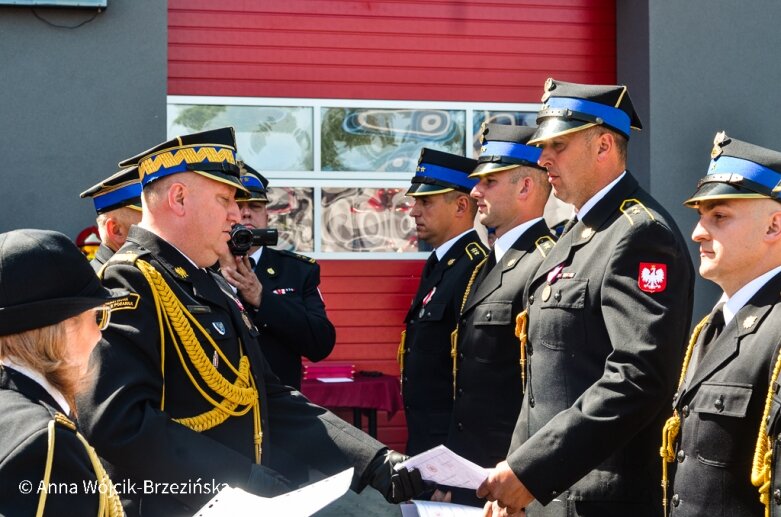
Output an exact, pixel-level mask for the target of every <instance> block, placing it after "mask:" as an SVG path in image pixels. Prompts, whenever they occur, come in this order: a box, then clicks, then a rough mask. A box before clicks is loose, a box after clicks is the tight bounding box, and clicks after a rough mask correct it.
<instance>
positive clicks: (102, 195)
mask: <svg viewBox="0 0 781 517" xmlns="http://www.w3.org/2000/svg"><path fill="white" fill-rule="evenodd" d="M79 197H81V198H85V197H89V198H92V203H93V204H94V206H95V212H97V214H98V215H100V214H104V213H106V212H111V211H112V210H116V209H118V208H122V207H128V208H131V209H133V210H138V211H141V182H140V179H139V177H138V167H136V166H132V167H127V168H125V169H122V170H121V171H119V172H116V173H114V174H112V175H111V176H109V177H108V178H106V179H104V180H103V181H101V182H100V183H97V184H96V185H93V186H91V187H90V188H88V189H87V190H85V191H84V192H82V193H81V194H80V195H79ZM113 254H114V251H113V250H112V249H111V248H109V247H108V246H106V245H105V244H104V243H101V244H100V246H99V247H98V250H97V251H96V252H95V258H93V259H92V260H91V261H90V265H91V266H92V268H93V269H94V270H95V271H96V272H97V271H100V268H101V267H103V264H105V263H106V262H107V261H108V259H110V258H111V256H112V255H113Z"/></svg>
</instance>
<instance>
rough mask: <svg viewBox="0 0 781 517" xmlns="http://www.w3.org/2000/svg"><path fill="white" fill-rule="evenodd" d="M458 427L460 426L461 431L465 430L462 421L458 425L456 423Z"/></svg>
mask: <svg viewBox="0 0 781 517" xmlns="http://www.w3.org/2000/svg"><path fill="white" fill-rule="evenodd" d="M456 427H457V428H458V430H459V431H463V430H464V424H462V423H461V422H459V423H458V425H456Z"/></svg>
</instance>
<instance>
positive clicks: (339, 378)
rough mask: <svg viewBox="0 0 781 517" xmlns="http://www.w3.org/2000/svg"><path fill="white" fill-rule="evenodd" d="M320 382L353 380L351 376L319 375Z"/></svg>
mask: <svg viewBox="0 0 781 517" xmlns="http://www.w3.org/2000/svg"><path fill="white" fill-rule="evenodd" d="M317 380H318V381H320V382H353V380H352V379H351V378H349V377H318V378H317Z"/></svg>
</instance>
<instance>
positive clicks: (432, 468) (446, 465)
mask: <svg viewBox="0 0 781 517" xmlns="http://www.w3.org/2000/svg"><path fill="white" fill-rule="evenodd" d="M401 467H406V468H408V469H413V468H416V469H418V470H419V471H420V477H422V478H423V479H424V480H426V481H433V482H435V483H438V484H440V485H447V486H456V487H461V488H472V489H475V490H477V487H479V486H480V484H481V483H482V482H483V481H485V478H487V477H488V469H485V468H483V467H481V466H480V465H477V464H475V463H472V462H471V461H469V460H468V459H466V458H462V457H461V456H459V455H458V454H456V453H454V452H453V451H451V450H450V449H448V448H447V447H445V446H444V445H438V446H437V447H434V448H433V449H429V450H427V451H426V452H421V453H420V454H418V455H417V456H413V457H411V458H410V459H408V460H407V461H405V462H402V463H399V464H398V465H397V466H396V468H397V469H398V468H401Z"/></svg>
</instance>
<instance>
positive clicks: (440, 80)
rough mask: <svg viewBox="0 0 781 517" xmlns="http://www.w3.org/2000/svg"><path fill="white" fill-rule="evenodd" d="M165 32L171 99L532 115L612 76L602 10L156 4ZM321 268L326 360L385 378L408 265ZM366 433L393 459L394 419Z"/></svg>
mask: <svg viewBox="0 0 781 517" xmlns="http://www.w3.org/2000/svg"><path fill="white" fill-rule="evenodd" d="M168 24H169V45H168V62H169V65H168V70H169V72H168V75H169V79H168V93H169V94H171V95H206V96H217V95H219V96H247V97H290V98H296V97H301V98H337V99H387V100H435V101H477V102H479V101H484V102H538V101H539V100H540V95H541V92H542V85H543V83H544V81H545V79H546V78H547V77H549V76H553V77H556V78H557V79H562V80H568V81H576V82H591V83H614V82H615V75H616V66H615V62H616V59H615V54H616V52H615V0H503V1H502V0H370V1H368V0H367V1H363V0H286V1H284V2H278V1H271V0H169V19H168ZM321 268H322V284H321V290H322V293H323V297H324V299H325V301H326V305H327V309H328V314H329V316H330V317H331V319H332V320H333V322H334V324H335V325H336V327H337V345H336V348H335V350H334V352H333V354H332V355H331V357H330V359H331V360H337V361H352V362H354V363H355V365H356V368H357V369H359V370H380V371H383V372H385V373H389V374H393V375H398V367H397V365H396V362H395V357H396V347H397V344H398V339H399V334H400V332H401V330H402V328H403V323H402V322H403V318H404V315H405V313H406V309H407V307H408V306H409V302H410V300H411V299H412V296H413V295H414V293H415V290H416V288H417V282H418V275H419V273H420V270H421V268H422V264H421V263H420V262H418V261H380V262H378V261H357V260H356V261H321ZM343 416H344V417H345V418H347V419H348V420H349V419H350V415H349V414H348V413H344V414H343ZM378 420H379V439H380V440H381V441H383V442H385V443H387V444H388V445H389V446H391V447H393V448H396V449H402V450H403V448H404V443H405V441H406V428H405V423H404V416H403V415H401V414H399V415H396V416H395V417H394V418H392V419H390V420H388V419H387V418H386V417H385V415H380V416H379V419H378Z"/></svg>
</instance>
